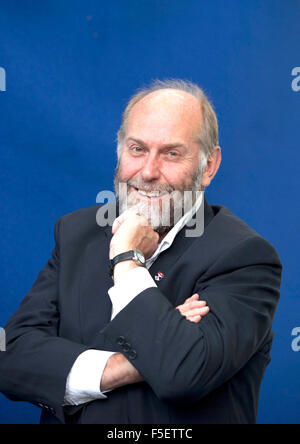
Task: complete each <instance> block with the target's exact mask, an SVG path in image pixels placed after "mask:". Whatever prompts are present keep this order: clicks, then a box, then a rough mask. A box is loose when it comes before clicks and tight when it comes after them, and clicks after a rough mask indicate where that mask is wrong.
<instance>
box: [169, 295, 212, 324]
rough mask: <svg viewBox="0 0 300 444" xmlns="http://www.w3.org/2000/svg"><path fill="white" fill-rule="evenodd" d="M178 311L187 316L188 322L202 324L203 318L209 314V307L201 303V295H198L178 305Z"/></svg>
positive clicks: (203, 302)
mask: <svg viewBox="0 0 300 444" xmlns="http://www.w3.org/2000/svg"><path fill="white" fill-rule="evenodd" d="M176 309H177V310H179V311H180V313H181V314H182V316H185V317H186V319H187V320H188V321H190V322H195V323H198V322H200V321H201V319H202V318H203V316H206V315H207V313H208V312H209V307H208V306H207V305H206V302H205V301H199V295H198V294H197V293H195V294H193V296H191V297H190V298H188V299H186V300H185V301H184V303H183V304H182V305H178V307H176Z"/></svg>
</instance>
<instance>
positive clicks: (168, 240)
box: [146, 192, 203, 263]
mask: <svg viewBox="0 0 300 444" xmlns="http://www.w3.org/2000/svg"><path fill="white" fill-rule="evenodd" d="M202 201H203V192H200V196H199V197H198V199H197V200H196V202H195V204H194V205H193V207H192V208H191V209H190V210H189V211H188V212H187V213H185V214H184V215H183V216H182V218H181V219H179V221H178V222H177V223H176V224H175V225H174V227H173V228H172V229H171V230H170V231H169V232H168V234H167V235H166V236H165V237H164V238H163V240H162V241H161V243H160V244H158V247H157V249H156V250H155V252H154V253H153V255H152V256H151V257H150V258H149V259H147V261H146V262H147V263H150V262H153V261H154V260H155V259H156V258H157V256H158V255H159V254H160V253H162V252H163V251H165V250H166V249H167V248H170V246H171V245H172V244H173V242H174V239H175V237H176V236H177V234H178V233H179V231H180V230H181V229H182V228H183V227H184V226H185V225H186V224H187V223H188V222H189V221H190V220H191V219H192V217H193V216H194V214H195V213H196V212H197V211H198V210H199V208H200V206H201V204H202Z"/></svg>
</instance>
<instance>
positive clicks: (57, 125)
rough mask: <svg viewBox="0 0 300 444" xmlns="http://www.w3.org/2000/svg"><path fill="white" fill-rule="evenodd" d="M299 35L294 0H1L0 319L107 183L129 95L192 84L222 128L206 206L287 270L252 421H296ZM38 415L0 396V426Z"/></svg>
mask: <svg viewBox="0 0 300 444" xmlns="http://www.w3.org/2000/svg"><path fill="white" fill-rule="evenodd" d="M299 36H300V2H299V0H288V1H282V0H264V1H261V0H251V1H247V2H242V1H240V0H227V1H226V2H224V0H209V1H208V0H207V1H206V0H202V1H200V0H84V1H83V0H43V1H39V0H27V1H26V2H25V1H23V2H20V1H19V0H9V1H7V0H0V67H1V68H3V69H0V149H1V152H0V186H1V188H0V205H1V214H0V223H1V235H0V251H1V266H0V282H1V286H0V326H1V325H2V326H3V325H4V324H5V323H6V321H7V319H8V318H9V316H10V315H11V314H12V312H14V311H15V310H16V309H17V307H18V305H19V303H20V301H21V299H22V298H23V297H24V296H25V294H26V293H27V291H28V290H29V289H30V287H31V285H32V284H33V281H34V280H35V278H36V276H37V273H38V271H39V270H40V269H41V268H42V267H43V266H44V264H45V262H46V261H47V259H48V257H49V255H50V252H51V249H52V247H53V235H52V233H53V227H54V224H55V221H56V220H57V218H58V217H60V216H62V215H63V214H65V213H68V212H70V211H73V210H76V209H78V208H81V207H88V206H90V205H94V204H95V200H96V195H97V193H98V192H99V191H101V190H106V189H112V187H113V180H112V179H113V172H114V167H115V161H116V155H115V147H116V143H115V139H116V133H117V130H118V127H119V125H120V118H121V113H122V110H123V108H124V106H125V103H126V100H127V99H128V98H129V96H131V95H132V94H133V92H134V91H135V89H136V88H138V87H140V86H142V85H144V84H148V83H149V82H150V81H151V80H152V79H155V78H184V79H188V80H192V81H195V82H197V83H199V84H200V85H201V86H202V87H203V88H204V89H205V91H206V92H207V94H208V96H209V97H210V98H211V99H212V101H213V103H214V105H215V108H216V111H217V114H218V117H219V122H220V144H221V147H222V150H223V162H222V165H221V169H220V170H219V172H218V174H217V177H216V178H215V180H214V181H213V183H212V184H211V186H210V188H209V189H208V190H207V197H208V200H209V202H210V203H215V204H224V205H226V206H228V207H229V208H230V209H231V210H232V211H233V212H235V213H236V214H237V215H238V216H240V217H241V218H243V219H244V220H245V221H246V222H247V223H248V224H250V225H251V226H252V227H253V228H254V229H255V230H257V231H258V232H259V233H260V234H261V235H262V236H264V237H265V238H267V239H268V240H269V241H270V242H271V243H273V244H274V245H275V247H276V248H277V251H278V252H279V255H280V257H281V259H282V262H283V266H284V272H283V282H282V295H281V301H280V304H279V307H278V310H277V313H276V317H275V321H274V331H275V339H274V346H273V350H272V362H271V364H270V365H269V367H268V368H267V371H266V374H265V379H264V382H263V385H262V389H261V398H260V406H259V422H260V423H299V422H300V378H299V363H300V352H297V350H298V349H299V348H300V336H299V340H298V339H297V337H293V336H292V330H293V329H294V328H295V327H298V326H300V302H299V294H298V291H299V283H300V282H299V281H300V278H299V255H298V252H299V248H300V245H299V234H298V227H299V222H298V217H299V215H300V208H299V176H300V174H299V173H300V171H299V164H300V156H299V152H300V150H299V148H300V147H299V135H300V134H299V133H300V130H299V127H300V125H299V115H300V91H299V90H300V77H299V78H298V77H297V74H300V68H298V67H299V66H300V58H299V42H300V38H299ZM297 68H298V69H297ZM293 340H294V342H293ZM292 345H293V347H292ZM293 349H294V350H293ZM39 414H40V412H39V410H38V409H37V408H36V407H34V406H31V405H29V404H25V403H12V402H10V401H8V400H7V399H6V398H4V396H2V395H0V423H36V422H38V419H39Z"/></svg>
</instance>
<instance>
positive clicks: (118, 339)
mask: <svg viewBox="0 0 300 444" xmlns="http://www.w3.org/2000/svg"><path fill="white" fill-rule="evenodd" d="M124 343H125V338H124V336H119V337H118V338H117V344H118V345H123V344H124Z"/></svg>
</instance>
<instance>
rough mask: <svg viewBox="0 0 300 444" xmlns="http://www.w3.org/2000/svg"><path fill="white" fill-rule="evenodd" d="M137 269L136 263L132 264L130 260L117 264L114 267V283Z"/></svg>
mask: <svg viewBox="0 0 300 444" xmlns="http://www.w3.org/2000/svg"><path fill="white" fill-rule="evenodd" d="M138 267H139V265H138V264H137V263H136V262H134V261H133V260H132V259H131V260H128V261H123V262H119V263H118V264H116V265H115V266H114V273H113V279H114V282H115V283H116V282H117V281H118V280H119V279H120V277H121V276H122V275H124V274H125V273H127V272H128V271H130V270H133V269H134V268H138Z"/></svg>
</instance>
